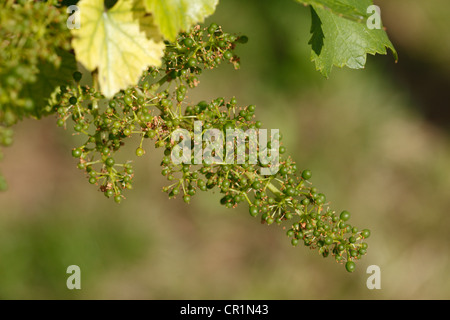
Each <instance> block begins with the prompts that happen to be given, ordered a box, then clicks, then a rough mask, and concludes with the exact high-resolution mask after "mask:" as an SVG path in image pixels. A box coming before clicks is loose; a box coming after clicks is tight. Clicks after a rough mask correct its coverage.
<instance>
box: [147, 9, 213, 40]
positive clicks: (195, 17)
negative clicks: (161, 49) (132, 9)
mask: <svg viewBox="0 0 450 320" xmlns="http://www.w3.org/2000/svg"><path fill="white" fill-rule="evenodd" d="M144 1H145V6H146V8H147V11H148V12H151V13H152V14H153V15H154V18H155V23H156V25H157V26H158V27H159V30H160V32H161V34H162V35H163V36H164V38H165V39H167V40H169V41H175V39H176V36H177V34H178V33H179V32H180V31H188V30H189V28H190V27H192V26H193V25H194V24H196V23H201V22H203V21H204V20H205V18H206V17H207V16H209V15H211V14H213V13H214V11H215V10H216V6H217V4H218V2H219V0H144Z"/></svg>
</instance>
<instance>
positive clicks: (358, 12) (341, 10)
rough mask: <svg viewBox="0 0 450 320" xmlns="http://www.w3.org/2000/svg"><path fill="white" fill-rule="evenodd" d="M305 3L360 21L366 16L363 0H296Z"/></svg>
mask: <svg viewBox="0 0 450 320" xmlns="http://www.w3.org/2000/svg"><path fill="white" fill-rule="evenodd" d="M296 1H297V2H300V3H303V4H305V5H311V6H314V7H315V8H321V9H327V10H329V11H331V12H332V13H333V14H335V15H338V16H341V17H344V18H346V19H350V20H356V21H360V20H363V19H364V18H367V13H366V10H367V7H368V6H366V7H365V8H364V4H363V2H364V1H360V0H356V1H355V0H353V1H352V0H350V1H348V0H347V1H345V0H342V1H340V0H296Z"/></svg>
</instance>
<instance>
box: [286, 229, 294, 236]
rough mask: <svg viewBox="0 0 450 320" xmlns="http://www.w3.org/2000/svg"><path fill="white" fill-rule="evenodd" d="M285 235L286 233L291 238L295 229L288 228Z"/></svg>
mask: <svg viewBox="0 0 450 320" xmlns="http://www.w3.org/2000/svg"><path fill="white" fill-rule="evenodd" d="M286 235H287V236H288V237H289V238H292V237H293V236H294V235H295V231H294V230H292V229H289V230H288V231H287V232H286Z"/></svg>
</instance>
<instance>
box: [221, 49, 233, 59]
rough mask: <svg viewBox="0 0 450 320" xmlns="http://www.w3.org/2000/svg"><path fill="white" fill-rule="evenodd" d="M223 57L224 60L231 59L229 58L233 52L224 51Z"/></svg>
mask: <svg viewBox="0 0 450 320" xmlns="http://www.w3.org/2000/svg"><path fill="white" fill-rule="evenodd" d="M223 57H224V59H225V60H231V58H233V53H232V52H231V51H225V52H224V54H223Z"/></svg>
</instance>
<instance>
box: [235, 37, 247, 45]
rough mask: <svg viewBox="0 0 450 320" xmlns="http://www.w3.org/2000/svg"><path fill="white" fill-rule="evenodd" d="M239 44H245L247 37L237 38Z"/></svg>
mask: <svg viewBox="0 0 450 320" xmlns="http://www.w3.org/2000/svg"><path fill="white" fill-rule="evenodd" d="M236 41H237V42H239V43H242V44H245V43H247V42H248V37H247V36H240V37H239V38H237V40H236Z"/></svg>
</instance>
